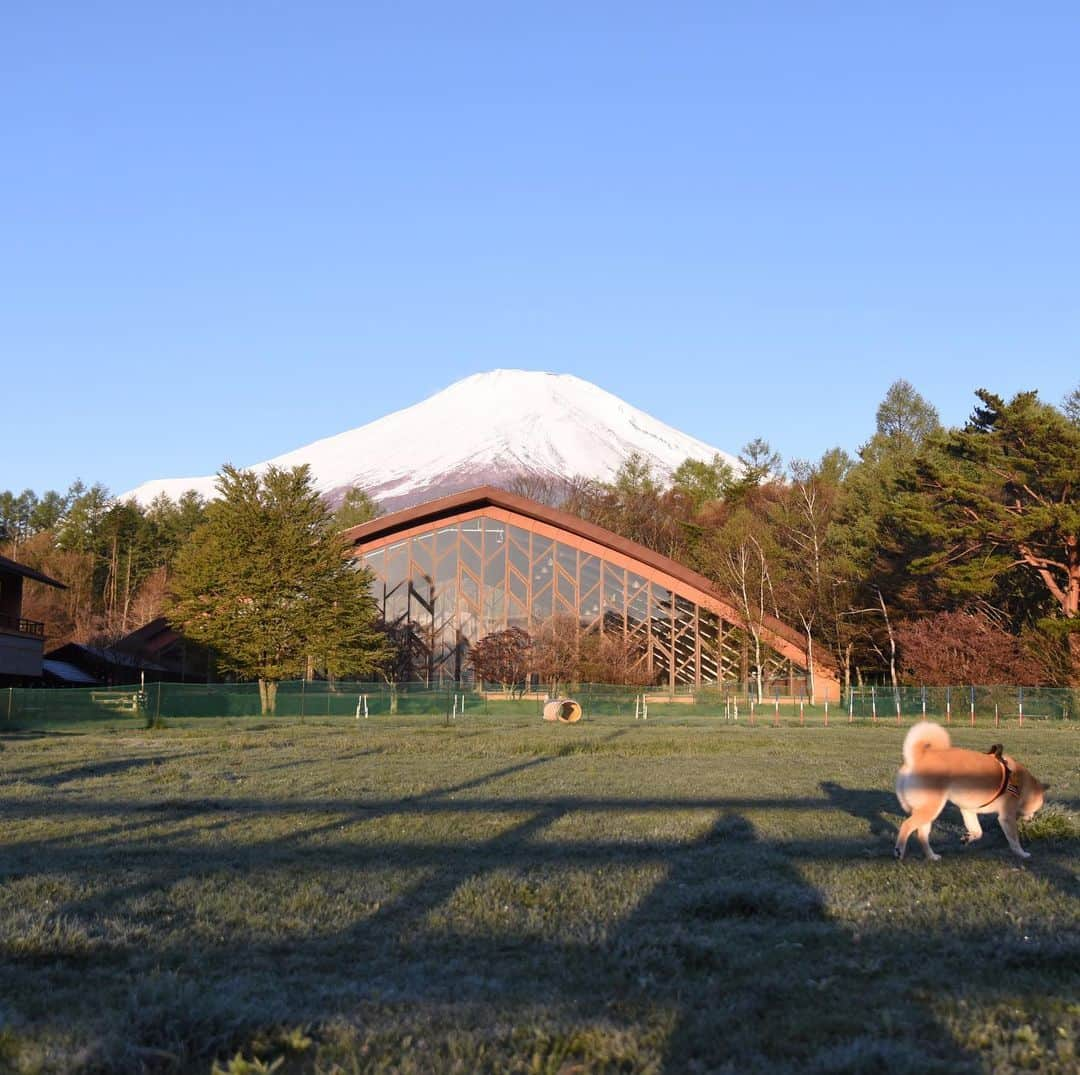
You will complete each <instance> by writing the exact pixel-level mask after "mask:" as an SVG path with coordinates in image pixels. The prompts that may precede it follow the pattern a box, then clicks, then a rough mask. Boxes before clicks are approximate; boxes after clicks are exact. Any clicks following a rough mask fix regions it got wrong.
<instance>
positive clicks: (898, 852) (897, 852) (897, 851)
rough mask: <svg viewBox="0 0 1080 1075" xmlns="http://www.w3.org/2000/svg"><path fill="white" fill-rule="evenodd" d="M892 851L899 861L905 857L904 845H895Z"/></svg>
mask: <svg viewBox="0 0 1080 1075" xmlns="http://www.w3.org/2000/svg"><path fill="white" fill-rule="evenodd" d="M892 853H893V858H894V859H896V861H897V862H900V861H901V860H902V859H903V857H904V849H903V848H902V847H894V848H893V849H892Z"/></svg>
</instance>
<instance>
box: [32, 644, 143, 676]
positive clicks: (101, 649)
mask: <svg viewBox="0 0 1080 1075" xmlns="http://www.w3.org/2000/svg"><path fill="white" fill-rule="evenodd" d="M45 656H46V657H47V658H49V659H50V660H58V661H65V660H66V661H69V662H70V661H77V660H79V659H82V660H89V661H90V662H92V663H94V664H105V665H113V666H114V667H117V668H132V669H142V670H143V671H146V672H164V671H165V668H164V667H163V666H162V665H160V664H157V663H156V662H155V661H146V660H141V659H140V658H139V657H136V656H134V655H132V654H130V653H123V652H122V651H120V650H118V649H116V648H115V647H113V646H87V645H84V644H83V643H82V642H66V643H65V644H64V645H62V646H58V647H57V648H56V649H54V650H50V651H49V652H48V653H46V654H45Z"/></svg>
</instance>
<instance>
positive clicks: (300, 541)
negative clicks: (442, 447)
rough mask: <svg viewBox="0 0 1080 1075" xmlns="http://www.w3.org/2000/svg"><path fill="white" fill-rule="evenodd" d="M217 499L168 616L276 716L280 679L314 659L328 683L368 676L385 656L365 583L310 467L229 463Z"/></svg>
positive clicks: (177, 582)
mask: <svg viewBox="0 0 1080 1075" xmlns="http://www.w3.org/2000/svg"><path fill="white" fill-rule="evenodd" d="M217 488H218V492H219V494H220V498H219V499H217V500H214V501H213V502H211V504H210V505H209V506H208V507H207V510H206V514H207V519H206V522H205V523H204V524H203V525H202V526H200V527H199V528H198V529H197V530H196V531H195V533H194V534H193V535H192V537H191V540H190V542H189V543H188V544H187V545H186V546H185V547H184V548H183V549H182V550H181V552H180V554H179V556H178V557H177V561H176V573H175V576H174V578H173V580H172V593H171V597H170V600H169V602H168V606H167V614H168V616H169V618H170V619H171V620H172V622H173V623H175V624H178V625H179V626H180V627H181V628H182V629H183V631H184V633H185V634H187V635H188V636H189V637H190V638H192V639H194V640H195V641H197V642H201V643H203V644H204V645H207V646H209V647H211V648H212V649H213V650H214V651H215V653H216V655H217V660H218V665H219V667H221V668H223V669H224V670H226V671H230V672H233V673H235V674H236V675H238V676H241V677H244V678H254V679H258V681H259V697H260V700H261V703H262V710H263V712H264V713H273V712H274V707H275V702H276V694H277V683H278V681H279V680H281V679H283V678H286V677H290V676H300V675H302V674H303V673H304V671H305V667H306V664H307V661H308V658H309V657H314V658H315V659H316V660H317V661H318V662H319V664H320V667H322V668H323V669H325V670H326V671H327V672H328V673H329V674H331V675H345V674H350V673H351V674H360V675H364V674H370V673H371V672H373V671H375V670H376V669H377V668H378V666H379V664H380V662H381V661H383V660H385V659H386V657H387V656H388V652H389V648H388V646H387V644H386V641H385V635H383V634H382V633H381V632H380V631H378V630H377V628H376V626H375V611H376V610H375V603H374V601H373V600H372V598H371V595H370V592H369V589H368V587H369V583H370V576H369V574H368V573H367V572H366V571H364V570H363V569H358V568H357V566H356V563H355V562H354V561H352V560H351V559H349V558H348V557H347V556H346V555H345V553H346V546H345V543H344V541H343V539H342V538H341V536H340V535H339V534H338V533H337V532H336V531H335V530H334V525H333V516H332V514H331V513H330V511H329V509H328V508H327V506H326V505H325V504H324V503H323V501H322V499H321V498H320V497H319V495H318V493H316V492H315V490H314V488H313V487H312V482H311V474H310V471H309V470H308V468H307V467H306V466H302V467H294V468H292V469H289V470H282V469H279V468H277V467H273V466H271V467H269V468H268V469H267V471H266V473H265V474H264V475H263V476H262V477H261V478H260V477H259V476H258V475H257V474H254V473H252V472H251V471H241V470H237V469H236V468H235V467H232V466H228V465H226V466H225V467H223V468H222V470H221V473H220V474H219V475H218V479H217Z"/></svg>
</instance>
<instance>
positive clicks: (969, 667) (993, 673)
mask: <svg viewBox="0 0 1080 1075" xmlns="http://www.w3.org/2000/svg"><path fill="white" fill-rule="evenodd" d="M896 641H897V646H898V648H899V652H900V667H901V672H902V675H903V677H904V679H906V680H908V682H911V683H923V684H926V685H927V686H947V685H949V684H960V683H979V684H1010V685H1015V686H1021V687H1028V686H1037V685H1039V684H1040V683H1044V682H1046V671H1045V669H1044V668H1043V667H1042V665H1041V663H1040V662H1039V661H1038V660H1036V659H1035V658H1034V657H1033V656H1032V655H1031V654H1030V653H1028V652H1027V651H1026V650H1025V649H1024V646H1023V643H1022V642H1021V640H1020V639H1019V638H1017V637H1016V636H1015V635H1011V634H1009V633H1008V632H1007V631H1003V630H1002V629H1001V628H1000V627H997V626H995V625H994V624H992V623H991V622H990V621H989V620H987V619H986V618H985V617H984V616H976V615H972V614H971V613H967V612H940V613H937V614H936V615H933V616H926V617H924V618H922V619H917V620H906V621H904V622H903V623H900V624H897V626H896Z"/></svg>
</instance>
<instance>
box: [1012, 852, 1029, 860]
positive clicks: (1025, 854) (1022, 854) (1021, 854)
mask: <svg viewBox="0 0 1080 1075" xmlns="http://www.w3.org/2000/svg"><path fill="white" fill-rule="evenodd" d="M1016 857H1017V858H1022V859H1029V858H1031V852H1030V851H1017V852H1016Z"/></svg>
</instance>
